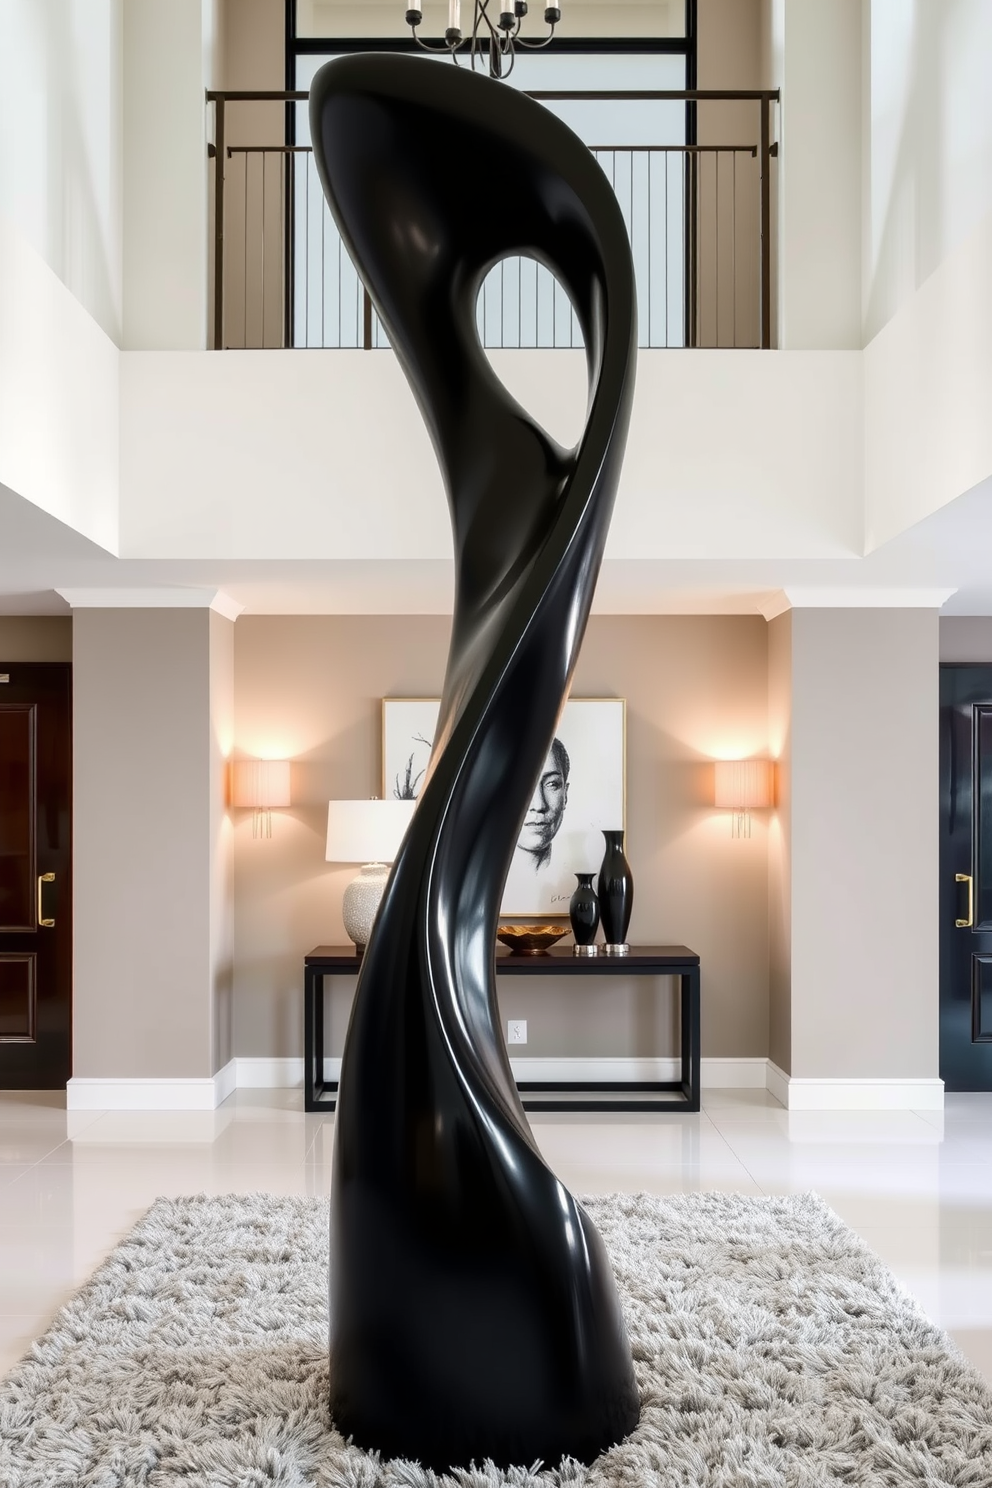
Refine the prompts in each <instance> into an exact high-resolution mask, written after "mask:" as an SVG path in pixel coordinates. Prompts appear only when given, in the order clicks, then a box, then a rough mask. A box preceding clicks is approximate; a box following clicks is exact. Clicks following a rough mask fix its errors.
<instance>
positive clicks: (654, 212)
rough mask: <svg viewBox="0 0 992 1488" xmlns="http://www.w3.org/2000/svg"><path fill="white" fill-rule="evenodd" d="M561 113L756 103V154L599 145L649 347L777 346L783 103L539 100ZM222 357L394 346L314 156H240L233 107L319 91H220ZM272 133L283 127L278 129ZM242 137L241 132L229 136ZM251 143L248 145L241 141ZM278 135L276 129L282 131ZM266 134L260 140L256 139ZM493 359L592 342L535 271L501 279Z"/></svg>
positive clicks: (574, 95)
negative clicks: (775, 279)
mask: <svg viewBox="0 0 992 1488" xmlns="http://www.w3.org/2000/svg"><path fill="white" fill-rule="evenodd" d="M531 96H532V97H534V98H538V99H543V100H547V101H549V102H550V101H557V100H561V101H564V100H583V101H594V102H595V101H600V100H602V101H618V100H621V101H631V100H638V101H645V102H655V101H668V102H672V101H678V102H684V103H686V104H695V105H696V106H697V107H698V106H699V105H703V104H746V105H749V106H750V107H751V109H752V112H753V116H754V117H753V126H754V131H753V132H754V135H755V138H754V139H753V140H746V141H745V142H743V143H741V142H735V143H703V144H666V145H661V144H659V145H643V144H637V145H629V146H620V145H608V146H600V147H596V146H591V147H590V148H591V149H592V150H593V153H594V154H595V155H596V158H597V159H598V160H599V162H600V165H601V166H602V167H603V170H604V171H605V173H606V175H607V177H608V178H609V180H610V182H611V184H612V186H613V188H614V190H615V192H616V194H617V199H618V201H619V203H620V208H621V211H622V213H623V217H624V221H625V222H626V225H627V231H628V233H629V235H630V242H631V250H632V254H633V258H634V267H635V273H636V277H637V292H638V317H639V325H638V341H639V344H640V345H641V346H643V347H768V346H770V345H771V278H772V263H771V197H772V183H771V171H772V164H771V162H772V160H773V158H774V157H775V155H776V154H777V145H775V144H773V143H772V141H771V128H770V106H771V104H772V102H774V101H776V100H777V98H778V93H777V92H773V91H750V90H748V91H736V92H714V91H710V90H696V91H690V92H672V91H664V92H655V93H644V92H629V93H616V92H612V93H589V92H567V93H566V92H540V93H538V92H535V93H533V94H531ZM207 98H208V100H209V101H210V102H211V103H212V104H213V106H214V108H215V111H216V113H215V130H214V135H215V144H214V146H212V147H211V149H212V153H213V156H214V170H213V218H214V232H213V264H212V298H213V304H212V317H213V345H214V346H215V347H216V348H239V349H240V348H263V347H301V348H302V347H336V348H352V349H355V348H364V349H367V350H374V349H376V348H379V347H385V346H388V341H387V339H386V335H385V332H384V330H383V328H382V326H381V325H380V324H379V320H378V316H377V315H376V314H375V310H374V307H373V305H372V303H371V301H370V299H369V297H368V295H367V294H366V292H365V290H364V287H363V286H362V283H361V281H360V279H359V277H358V274H357V272H356V270H355V267H354V265H353V264H352V262H351V260H350V258H349V256H348V253H347V250H346V249H345V247H344V245H343V243H342V241H341V238H340V236H339V234H338V232H337V229H336V227H335V225H334V221H333V218H332V217H331V215H330V213H329V212H328V209H327V206H326V204H325V202H324V199H323V194H322V192H321V189H320V183H319V181H318V179H317V172H316V168H315V166H314V163H313V152H312V149H311V148H310V147H309V146H308V145H285V144H276V143H271V144H270V143H257V142H255V141H251V142H247V141H246V142H244V143H240V142H239V143H234V142H233V141H232V140H229V139H228V133H229V120H230V115H229V113H228V107H229V106H230V105H234V104H256V105H257V104H269V105H272V104H283V105H285V104H294V103H299V102H303V101H305V100H306V98H307V94H306V93H275V92H246V91H239V92H210V93H208V94H207ZM270 122H271V121H270ZM230 132H231V133H232V134H233V132H234V131H233V130H231V131H230ZM242 132H244V131H242ZM269 132H270V134H271V133H272V132H274V131H271V130H270V131H269ZM255 133H256V134H257V133H258V129H257V127H256V129H255ZM478 326H479V335H480V339H481V341H482V344H483V345H484V346H486V347H569V346H580V345H581V344H582V340H581V334H580V331H579V327H578V324H577V322H576V319H575V316H574V313H573V311H572V308H571V305H570V303H569V301H568V298H567V296H566V294H565V292H564V290H563V289H562V287H561V285H560V284H558V282H557V281H556V280H555V278H554V277H553V275H552V274H551V273H550V272H549V271H548V270H547V269H546V268H545V267H544V266H543V265H540V264H538V263H536V262H535V261H534V260H532V259H527V258H510V259H506V260H504V261H503V262H501V263H499V264H497V266H496V267H495V268H494V269H493V270H492V271H491V273H490V274H489V276H488V277H487V279H486V281H485V283H484V285H483V287H482V290H481V293H480V296H479V308H478Z"/></svg>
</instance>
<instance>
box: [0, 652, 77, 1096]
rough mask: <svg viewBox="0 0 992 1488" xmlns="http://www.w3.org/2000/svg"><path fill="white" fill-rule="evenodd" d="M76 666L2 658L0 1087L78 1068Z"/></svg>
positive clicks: (23, 1085)
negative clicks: (74, 929)
mask: <svg viewBox="0 0 992 1488" xmlns="http://www.w3.org/2000/svg"><path fill="white" fill-rule="evenodd" d="M70 708H71V672H70V668H69V666H68V665H66V664H64V663H61V662H59V663H55V662H53V663H30V664H28V663H24V664H22V663H19V662H9V663H4V662H0V1089H4V1090H58V1089H61V1088H62V1087H64V1085H65V1083H66V1081H67V1080H68V1078H69V1075H70V1074H71V1072H72V1065H71V1060H72V922H71V910H72V884H71V879H70V874H71V855H70V849H71V843H70V830H71V816H72V813H71V796H70V790H71V781H72V743H71V732H70V730H71V712H70Z"/></svg>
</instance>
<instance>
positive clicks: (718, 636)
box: [234, 616, 768, 1057]
mask: <svg viewBox="0 0 992 1488" xmlns="http://www.w3.org/2000/svg"><path fill="white" fill-rule="evenodd" d="M449 628H450V622H449V621H448V620H446V619H443V618H440V617H431V616H413V617H411V616H405V617H393V616H386V617H363V616H299V617H295V616H279V617H276V616H242V617H241V618H240V619H239V621H238V623H237V625H236V627H235V699H236V739H237V744H238V749H239V751H241V752H243V753H244V754H246V755H255V756H264V755H269V756H272V757H283V758H290V759H292V761H293V805H292V808H291V809H290V811H288V812H285V813H277V814H274V816H273V837H272V839H271V840H257V839H253V838H252V835H251V822H250V815H249V813H238V814H237V819H236V821H235V825H234V835H235V883H236V895H235V919H236V928H235V945H236V954H235V1004H236V1011H235V1050H236V1052H237V1053H238V1054H239V1055H245V1056H265V1055H276V1056H288V1055H295V1054H299V1053H300V1052H301V1048H302V1040H301V1030H302V958H303V955H304V954H305V952H306V951H307V950H309V949H310V948H311V947H312V946H314V945H318V944H321V943H324V944H328V943H332V944H333V943H339V944H340V943H341V942H343V941H344V939H345V936H344V930H343V926H342V924H341V896H342V894H343V891H344V888H345V886H346V884H347V882H348V880H349V879H350V878H351V877H352V876H353V874H354V871H355V870H354V868H350V867H341V868H338V867H336V866H333V865H331V864H328V863H326V862H325V861H324V833H325V829H326V818H327V801H328V799H329V798H331V797H362V796H368V795H372V794H379V792H380V790H381V780H380V770H381V764H380V730H381V723H380V704H381V699H382V697H383V696H400V697H402V696H408V697H412V696H418V695H420V696H432V695H436V694H437V693H438V691H439V688H440V685H441V680H442V674H443V668H444V660H445V655H446V651H447V644H448V634H449ZM766 634H767V627H766V625H765V622H764V621H763V620H762V619H760V618H757V617H741V616H705V617H697V616H692V617H683V616H651V617H607V616H603V617H594V618H593V620H592V621H591V622H590V625H589V630H588V633H587V636H586V639H585V643H584V645H583V648H582V654H581V656H580V659H579V665H578V669H577V673H576V678H575V684H574V688H573V693H574V695H575V696H577V697H583V696H585V697H597V696H619V697H626V699H627V797H628V799H627V825H628V835H627V843H628V855H629V857H630V861H631V864H632V866H633V871H634V876H635V902H634V914H633V920H632V923H631V927H630V937H631V939H632V940H634V941H642V942H644V941H663V942H681V943H684V944H688V945H690V946H692V947H693V948H694V949H696V950H698V951H699V953H700V955H701V957H702V964H703V988H704V994H703V1052H704V1053H705V1054H707V1055H713V1056H716V1055H725V1056H730V1055H737V1056H761V1055H764V1054H765V1053H766V1052H767V1037H768V1001H767V997H768V915H767V873H768V867H767V851H766V847H767V835H768V823H767V820H766V818H767V816H768V813H764V812H761V813H756V815H755V822H754V836H753V837H752V838H751V839H750V840H745V841H740V840H735V839H733V838H731V836H730V821H729V817H728V816H727V815H726V814H725V813H721V812H716V811H715V810H714V808H713V804H712V801H713V768H712V761H713V760H714V759H715V758H717V757H719V756H733V755H739V754H752V753H760V752H764V750H765V749H766V747H767V728H768V706H767V677H766ZM618 983H619V985H618ZM350 986H351V984H350V982H348V981H345V980H344V979H342V981H341V983H340V985H338V984H335V986H334V988H333V991H332V995H331V998H330V1017H331V1037H330V1045H331V1047H335V1046H336V1047H337V1048H340V1040H341V1038H343V1034H344V1027H345V1022H346V1018H347V1012H348V1005H349V998H350ZM503 1011H504V1014H505V1015H506V1016H512V1017H521V1018H526V1019H527V1021H528V1035H529V1038H528V1043H527V1045H526V1047H525V1048H521V1050H520V1053H521V1054H526V1055H532V1056H545V1057H550V1056H554V1055H575V1056H591V1055H603V1056H606V1055H614V1056H625V1055H637V1054H642V1055H650V1054H664V1053H669V1052H673V1049H674V1044H673V1038H672V1029H673V1024H672V1015H671V1010H670V1006H669V1003H668V1002H667V1000H663V999H659V998H657V997H656V996H655V995H654V993H653V992H652V990H650V989H649V988H647V987H645V986H644V985H643V984H640V983H638V982H637V980H636V979H630V981H629V982H627V981H626V980H625V979H618V980H617V982H614V981H613V980H612V979H611V980H610V981H609V982H606V981H604V982H602V983H601V982H599V981H598V980H597V981H595V982H590V983H586V984H585V986H584V988H583V989H582V990H581V992H579V991H577V990H576V988H575V987H574V986H572V985H571V984H570V983H564V982H563V983H555V984H551V985H548V984H546V983H540V984H538V983H527V982H517V983H515V984H514V986H513V987H511V988H508V989H507V991H506V992H505V993H504V994H503Z"/></svg>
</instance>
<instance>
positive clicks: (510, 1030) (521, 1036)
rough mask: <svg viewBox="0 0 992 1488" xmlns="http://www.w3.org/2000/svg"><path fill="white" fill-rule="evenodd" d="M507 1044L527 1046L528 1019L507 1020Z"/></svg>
mask: <svg viewBox="0 0 992 1488" xmlns="http://www.w3.org/2000/svg"><path fill="white" fill-rule="evenodd" d="M506 1042H507V1043H508V1044H525V1043H526V1042H527V1019H526V1018H509V1019H508V1020H507V1024H506Z"/></svg>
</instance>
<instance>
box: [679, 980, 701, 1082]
mask: <svg viewBox="0 0 992 1488" xmlns="http://www.w3.org/2000/svg"><path fill="white" fill-rule="evenodd" d="M699 1001H700V999H699V968H698V967H693V968H692V969H691V970H690V971H686V972H683V973H682V1020H681V1021H682V1081H683V1089H684V1090H685V1095H686V1101H687V1105H688V1109H689V1110H690V1111H698V1110H699V1040H700V1028H699Z"/></svg>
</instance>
